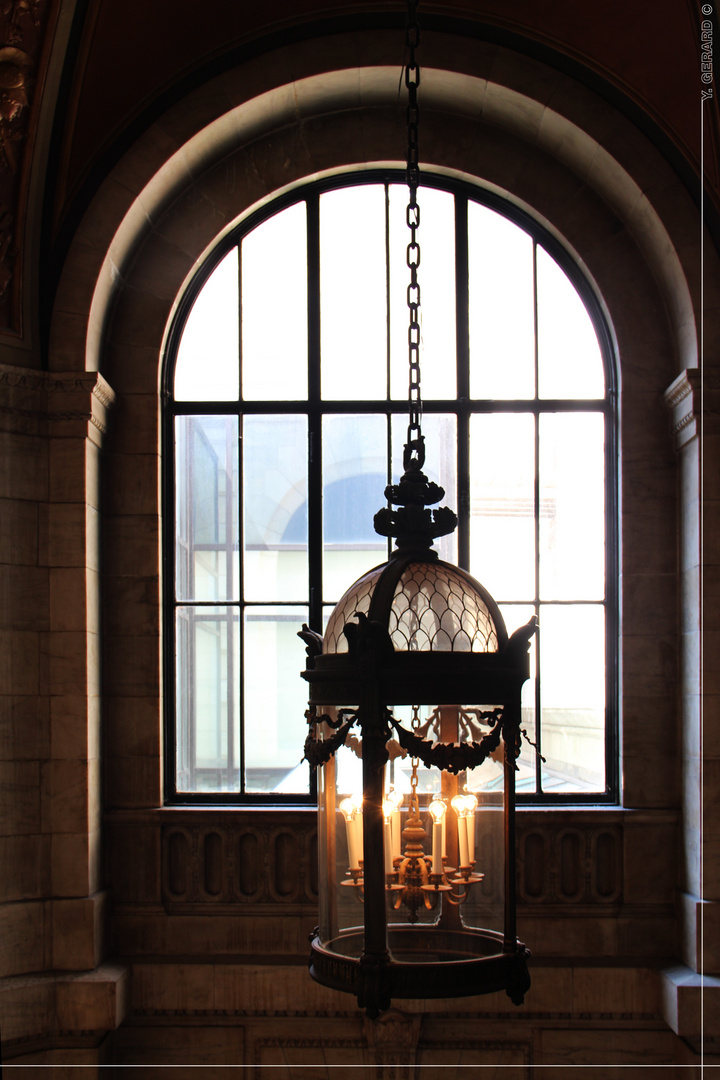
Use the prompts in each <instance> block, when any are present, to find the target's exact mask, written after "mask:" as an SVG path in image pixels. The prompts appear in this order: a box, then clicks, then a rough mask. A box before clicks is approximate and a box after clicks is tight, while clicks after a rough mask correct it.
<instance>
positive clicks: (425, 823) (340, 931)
mask: <svg viewBox="0 0 720 1080" xmlns="http://www.w3.org/2000/svg"><path fill="white" fill-rule="evenodd" d="M332 711H333V710H331V712H332ZM392 712H393V715H396V716H397V717H398V719H400V720H401V722H404V723H406V724H407V726H408V727H409V726H410V723H409V721H408V719H407V717H408V715H409V714H410V712H411V710H409V709H408V708H407V707H402V706H400V707H395V708H394V709H393V710H392ZM463 713H464V714H465V715H470V716H472V711H471V710H467V709H460V708H459V707H457V706H441V707H432V706H428V705H426V706H421V707H419V708H418V709H417V712H416V720H417V722H418V723H419V726H420V727H421V728H422V729H424V730H427V732H428V735H429V737H432V734H431V733H434V735H435V737H436V738H437V740H439V741H442V742H455V741H459V739H460V734H461V730H462V719H461V716H462V714H463ZM476 731H477V728H476ZM326 734H327V736H328V737H330V736H331V729H330V727H329V726H326ZM387 750H388V753H389V758H388V761H387V762H386V763H385V766H384V775H383V788H382V790H383V799H382V811H383V814H382V816H383V843H382V849H381V850H378V848H377V846H373V845H372V842H370V847H369V848H367V847H366V846H365V829H364V823H365V819H366V817H367V814H368V803H367V800H365V801H364V800H363V769H362V738H361V737H360V736H357V737H354V738H353V739H352V745H349V746H348V745H346V746H343V747H341V748H340V749H339V750H338V751H337V753H336V754H335V755H333V757H331V758H330V760H329V761H328V762H327V763H326V764H325V765H324V766H323V767H322V769H320V770H319V777H318V808H319V817H318V827H319V841H320V855H321V858H320V883H319V884H320V921H319V926H318V939H319V941H320V943H321V944H322V945H323V946H324V947H325V948H327V949H329V950H330V951H332V952H337V953H338V954H339V955H343V956H353V957H356V958H358V957H360V955H361V954H362V952H363V948H364V938H365V934H364V922H365V893H366V880H365V871H366V865H367V860H368V859H375V860H376V861H378V862H381V863H382V874H383V877H384V888H385V919H386V924H387V928H388V947H389V950H390V953H391V955H393V956H394V955H395V954H398V957H399V956H400V953H402V954H403V959H405V960H407V959H409V958H410V957H409V956H408V955H407V947H406V944H405V942H406V941H408V940H409V939H408V936H407V934H406V933H404V934H402V935H399V934H397V933H395V932H394V931H396V930H405V931H407V930H408V929H409V928H412V927H418V928H420V927H423V926H424V927H427V928H430V927H437V928H438V929H441V930H444V934H442V935H441V939H442V940H441V939H438V944H437V947H438V949H439V951H445V952H447V951H448V950H455V951H459V952H462V941H461V939H460V938H456V939H453V937H452V935H453V933H455V932H458V933H461V932H462V931H463V930H465V929H469V928H472V929H485V930H488V931H491V932H493V933H494V934H495V935H497V940H491V941H490V942H489V944H488V948H489V949H492V948H493V947H496V948H497V950H498V951H500V952H501V951H502V947H503V943H502V935H503V931H504V826H503V823H504V813H503V802H504V783H505V766H504V744H503V743H502V741H501V742H500V745H499V748H498V752H497V754H496V755H495V758H494V759H492V758H488V759H487V760H486V761H485V762H483V763H482V765H480V766H478V767H476V768H475V769H471V770H468V771H466V772H460V773H458V774H456V775H454V774H452V773H450V772H443V771H441V770H440V769H438V768H436V767H426V766H425V765H423V764H422V762H419V761H418V760H417V759H412V758H411V757H410V756H409V754H407V753H406V752H403V751H402V749H401V747H400V746H399V743H398V742H397V740H395V739H391V740H390V741H389V743H388V744H387ZM414 793H415V798H414V797H413V795H414ZM438 819H439V820H438ZM476 950H477V943H475V944H474V945H473V955H476ZM457 958H458V959H459V958H460V956H458V957H457Z"/></svg>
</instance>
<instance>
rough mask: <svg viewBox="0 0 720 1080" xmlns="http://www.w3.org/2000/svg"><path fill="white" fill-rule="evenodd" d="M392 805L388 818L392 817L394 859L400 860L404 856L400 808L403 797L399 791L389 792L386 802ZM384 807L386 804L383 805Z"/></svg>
mask: <svg viewBox="0 0 720 1080" xmlns="http://www.w3.org/2000/svg"><path fill="white" fill-rule="evenodd" d="M386 802H387V803H389V804H390V808H389V810H388V811H386V816H388V814H389V815H390V820H391V822H392V843H393V849H392V852H393V859H399V858H400V855H401V854H402V829H401V817H400V807H401V806H402V802H403V796H402V794H401V793H400V792H399V791H392V790H391V791H389V792H388V797H387V800H386ZM383 806H384V804H383Z"/></svg>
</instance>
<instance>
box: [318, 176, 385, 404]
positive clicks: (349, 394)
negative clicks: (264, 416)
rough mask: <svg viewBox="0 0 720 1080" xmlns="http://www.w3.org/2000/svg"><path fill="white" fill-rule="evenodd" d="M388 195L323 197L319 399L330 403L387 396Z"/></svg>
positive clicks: (375, 190)
mask: <svg viewBox="0 0 720 1080" xmlns="http://www.w3.org/2000/svg"><path fill="white" fill-rule="evenodd" d="M385 278H386V275H385V189H384V188H383V187H382V186H380V185H377V184H372V185H364V186H362V187H353V188H341V189H340V190H338V191H330V192H326V193H325V194H324V195H321V196H320V353H321V356H322V371H321V378H322V393H323V397H324V398H326V399H331V400H337V399H339V400H342V399H344V398H350V399H352V398H355V397H364V398H384V397H386V396H387V306H386V287H385Z"/></svg>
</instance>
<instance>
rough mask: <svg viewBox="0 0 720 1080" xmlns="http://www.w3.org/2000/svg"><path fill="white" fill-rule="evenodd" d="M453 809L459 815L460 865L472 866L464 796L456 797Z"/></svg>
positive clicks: (453, 800) (453, 801)
mask: <svg viewBox="0 0 720 1080" xmlns="http://www.w3.org/2000/svg"><path fill="white" fill-rule="evenodd" d="M452 808H453V810H454V811H455V813H456V814H457V819H458V823H457V825H458V846H459V848H460V865H461V866H469V865H470V853H469V851H468V830H467V807H466V805H465V796H464V795H455V797H454V798H453V799H452Z"/></svg>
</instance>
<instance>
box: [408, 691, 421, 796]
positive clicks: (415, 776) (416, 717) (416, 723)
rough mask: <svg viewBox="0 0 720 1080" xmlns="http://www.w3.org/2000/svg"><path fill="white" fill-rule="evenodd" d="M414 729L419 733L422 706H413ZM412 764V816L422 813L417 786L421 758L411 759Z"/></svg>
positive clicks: (412, 721)
mask: <svg viewBox="0 0 720 1080" xmlns="http://www.w3.org/2000/svg"><path fill="white" fill-rule="evenodd" d="M411 724H412V729H413V731H417V730H418V728H419V727H420V706H419V705H413V707H412V720H411ZM410 764H411V766H412V772H411V774H410V800H409V802H410V814H411V815H413V814H416V815H417V814H419V813H420V803H419V800H418V793H417V786H418V769H419V767H420V758H416V757H414V758H411V759H410Z"/></svg>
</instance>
